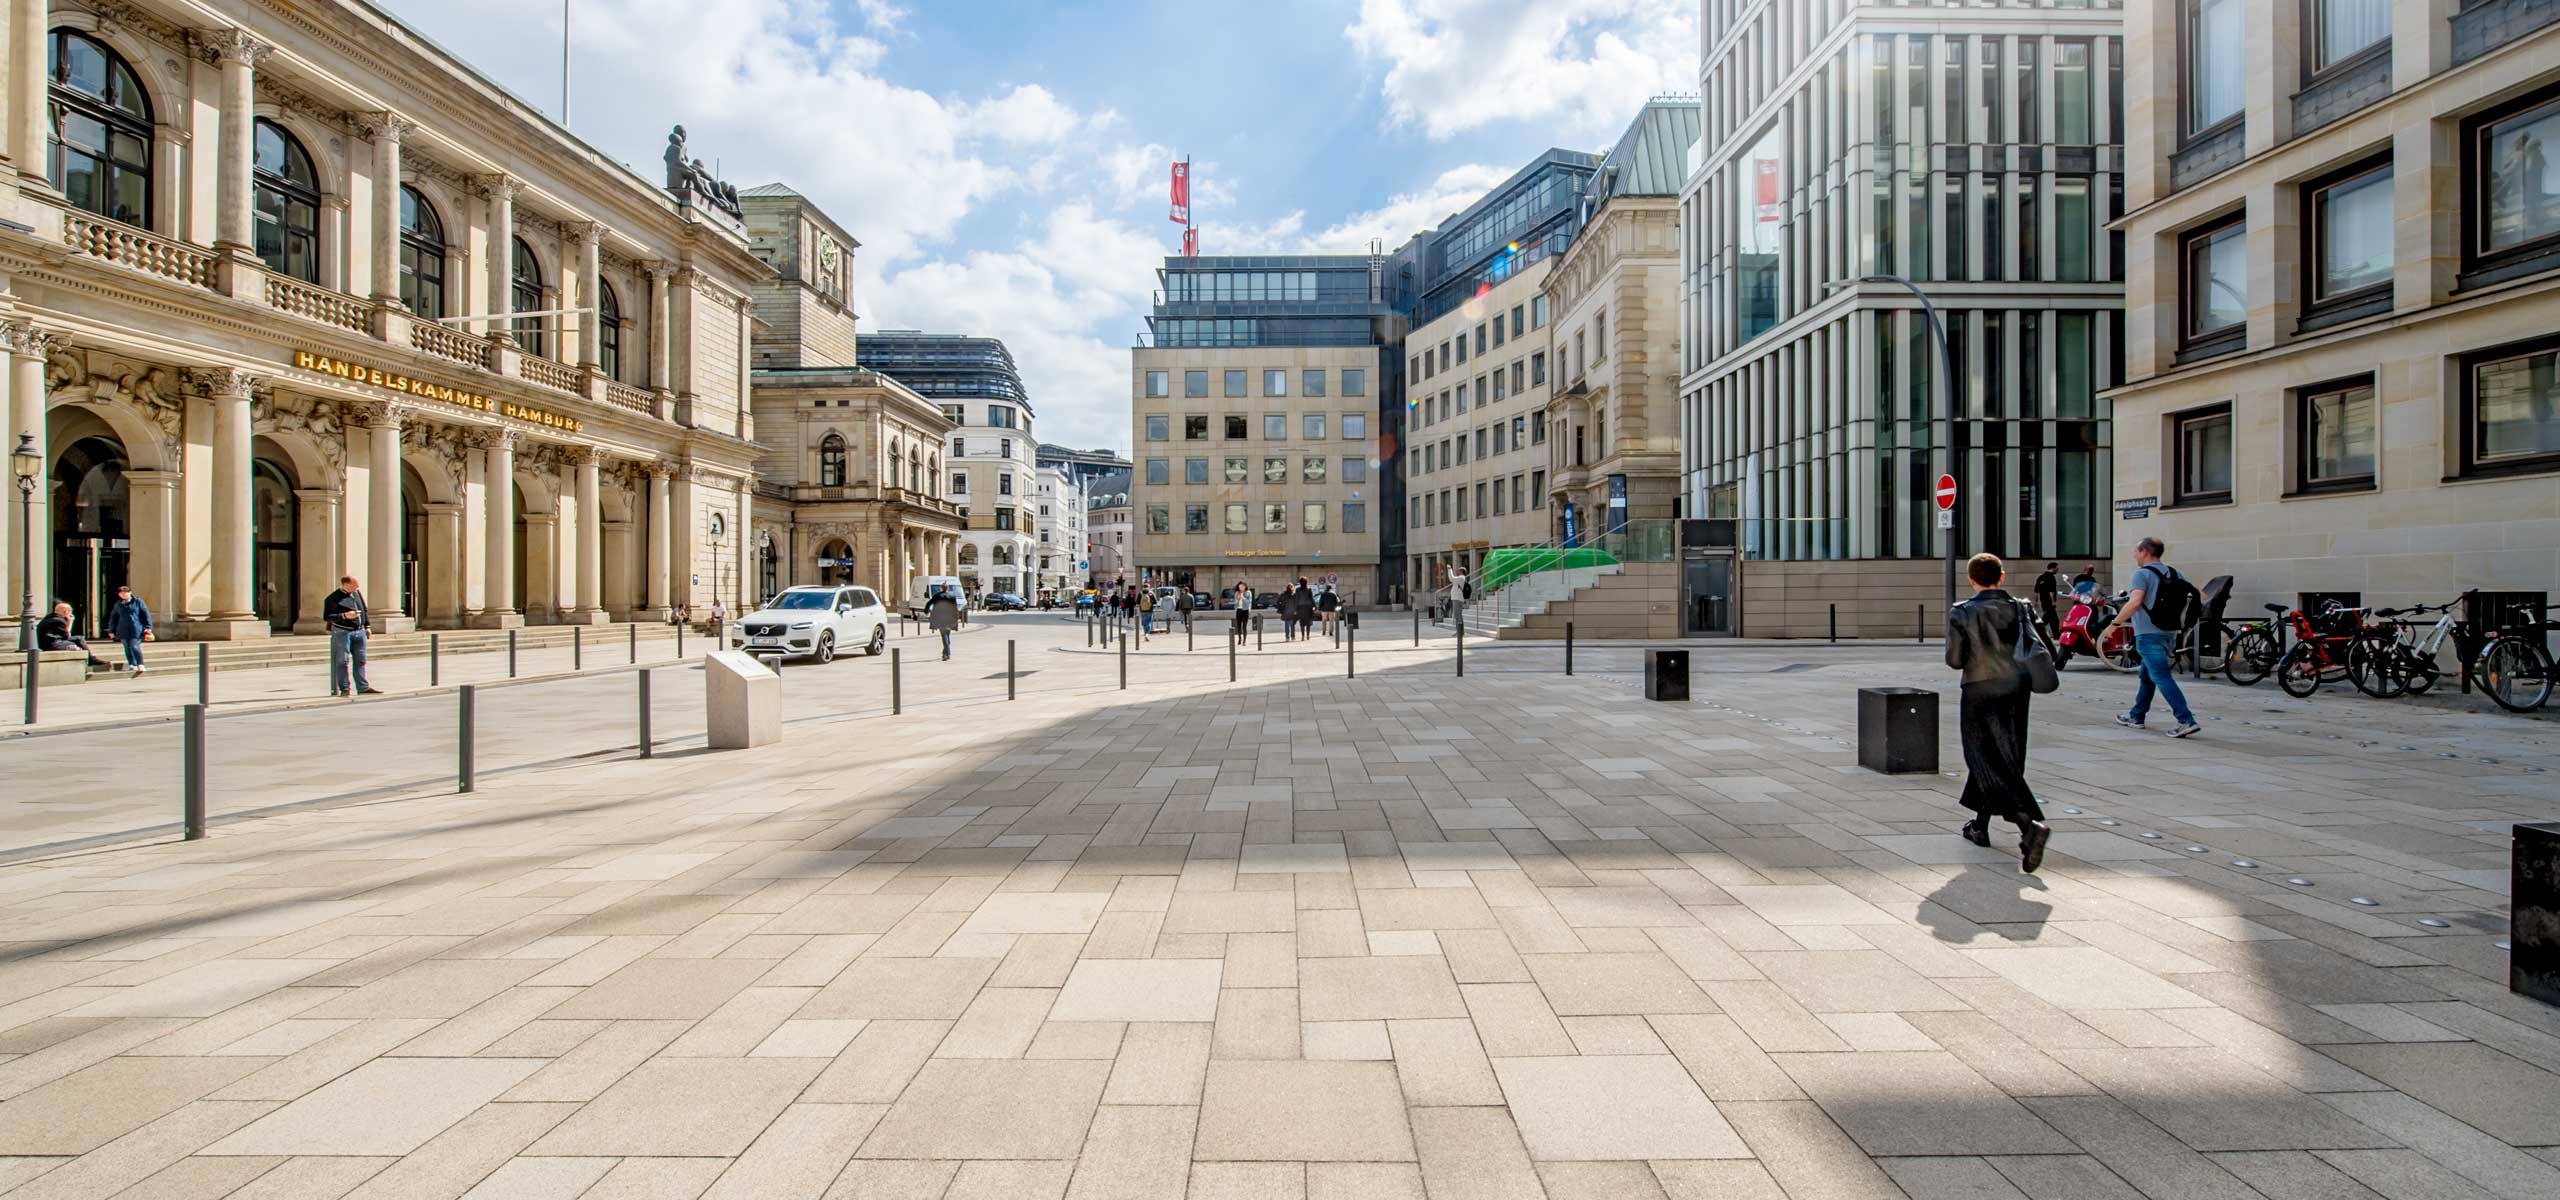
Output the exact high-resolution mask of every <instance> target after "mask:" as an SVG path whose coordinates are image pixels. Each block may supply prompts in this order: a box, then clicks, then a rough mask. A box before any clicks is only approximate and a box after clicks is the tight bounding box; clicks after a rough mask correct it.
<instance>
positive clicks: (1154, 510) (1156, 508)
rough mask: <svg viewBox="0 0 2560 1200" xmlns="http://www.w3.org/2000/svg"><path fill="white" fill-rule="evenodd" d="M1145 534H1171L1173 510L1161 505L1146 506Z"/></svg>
mask: <svg viewBox="0 0 2560 1200" xmlns="http://www.w3.org/2000/svg"><path fill="white" fill-rule="evenodd" d="M1147 532H1149V533H1171V532H1173V510H1172V509H1171V508H1169V507H1167V506H1165V505H1162V504H1150V505H1148V506H1147Z"/></svg>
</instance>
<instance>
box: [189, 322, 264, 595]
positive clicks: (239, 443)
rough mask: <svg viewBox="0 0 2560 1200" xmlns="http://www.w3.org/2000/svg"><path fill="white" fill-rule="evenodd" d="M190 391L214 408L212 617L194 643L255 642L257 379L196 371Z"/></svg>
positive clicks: (236, 372)
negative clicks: (253, 428) (253, 437)
mask: <svg viewBox="0 0 2560 1200" xmlns="http://www.w3.org/2000/svg"><path fill="white" fill-rule="evenodd" d="M187 379H188V382H189V383H190V384H192V385H193V387H194V389H195V391H196V392H197V393H198V394H199V395H201V396H203V397H204V398H205V399H206V400H208V401H210V402H211V403H212V406H213V496H212V505H211V508H212V512H211V516H212V518H213V539H212V546H213V611H212V612H211V613H210V614H209V615H208V617H207V619H206V620H205V621H203V622H200V623H198V624H197V626H196V628H195V629H194V630H193V636H195V637H198V638H214V639H237V638H260V637H265V636H266V635H267V623H266V622H265V621H263V620H260V619H259V618H258V610H257V597H256V595H255V594H254V593H253V592H252V590H251V580H252V579H253V577H254V576H253V569H252V568H253V560H252V554H253V546H252V544H251V541H250V528H249V517H250V479H251V472H252V470H253V467H252V466H251V462H250V456H249V434H250V421H251V415H250V411H249V404H250V395H251V392H252V390H253V389H254V388H255V387H256V385H257V382H258V381H257V377H255V376H253V375H251V374H249V373H248V372H247V371H243V370H241V369H239V368H237V367H199V368H195V369H193V370H190V371H188V372H187Z"/></svg>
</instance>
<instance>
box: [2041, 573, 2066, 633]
mask: <svg viewBox="0 0 2560 1200" xmlns="http://www.w3.org/2000/svg"><path fill="white" fill-rule="evenodd" d="M2061 594H2062V564H2061V563H2046V564H2045V565H2044V574H2042V575H2038V576H2036V608H2037V609H2039V610H2041V611H2042V612H2043V613H2044V631H2045V633H2046V634H2047V635H2048V636H2051V635H2054V634H2058V633H2060V632H2061V630H2062V614H2061V610H2059V609H2057V608H2056V607H2054V601H2055V599H2056V598H2057V597H2059V596H2060V595H2061Z"/></svg>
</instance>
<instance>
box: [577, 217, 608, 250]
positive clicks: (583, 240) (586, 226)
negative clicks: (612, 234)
mask: <svg viewBox="0 0 2560 1200" xmlns="http://www.w3.org/2000/svg"><path fill="white" fill-rule="evenodd" d="M569 236H570V237H572V238H575V239H576V240H577V243H578V248H579V249H580V250H594V249H597V248H599V247H601V246H603V245H604V222H602V221H582V222H579V223H577V224H575V225H571V226H570V227H569Z"/></svg>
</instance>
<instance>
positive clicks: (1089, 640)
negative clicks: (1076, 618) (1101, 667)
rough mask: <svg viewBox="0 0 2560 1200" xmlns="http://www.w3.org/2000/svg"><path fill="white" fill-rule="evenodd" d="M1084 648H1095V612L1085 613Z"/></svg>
mask: <svg viewBox="0 0 2560 1200" xmlns="http://www.w3.org/2000/svg"><path fill="white" fill-rule="evenodd" d="M1084 648H1085V649H1087V650H1091V649H1093V614H1092V613H1086V614H1085V615H1084Z"/></svg>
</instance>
